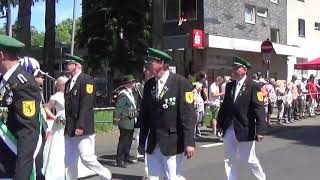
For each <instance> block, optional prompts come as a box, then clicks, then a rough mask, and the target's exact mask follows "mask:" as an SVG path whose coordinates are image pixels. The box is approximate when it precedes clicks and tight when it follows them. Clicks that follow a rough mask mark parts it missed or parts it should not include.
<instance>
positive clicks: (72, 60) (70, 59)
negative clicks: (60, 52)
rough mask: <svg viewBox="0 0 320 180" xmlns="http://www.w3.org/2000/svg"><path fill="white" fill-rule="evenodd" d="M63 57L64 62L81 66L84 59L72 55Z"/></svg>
mask: <svg viewBox="0 0 320 180" xmlns="http://www.w3.org/2000/svg"><path fill="white" fill-rule="evenodd" d="M64 57H65V59H66V60H65V62H67V63H79V64H83V63H84V59H82V58H81V57H79V56H76V55H72V54H64Z"/></svg>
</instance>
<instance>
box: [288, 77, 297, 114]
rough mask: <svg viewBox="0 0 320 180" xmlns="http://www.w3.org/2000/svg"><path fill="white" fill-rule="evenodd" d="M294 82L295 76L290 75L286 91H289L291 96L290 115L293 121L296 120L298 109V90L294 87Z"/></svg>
mask: <svg viewBox="0 0 320 180" xmlns="http://www.w3.org/2000/svg"><path fill="white" fill-rule="evenodd" d="M296 80H297V76H296V75H292V78H291V81H290V82H289V84H288V89H289V90H290V91H291V96H292V115H293V119H294V120H298V113H299V111H298V107H299V102H298V95H299V93H298V88H297V85H296Z"/></svg>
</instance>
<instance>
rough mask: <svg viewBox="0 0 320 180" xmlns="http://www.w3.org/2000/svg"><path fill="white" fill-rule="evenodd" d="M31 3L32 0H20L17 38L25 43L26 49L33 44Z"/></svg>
mask: <svg viewBox="0 0 320 180" xmlns="http://www.w3.org/2000/svg"><path fill="white" fill-rule="evenodd" d="M31 5H32V0H19V11H18V28H17V39H18V40H20V41H21V42H23V43H24V44H25V46H26V47H25V50H26V51H28V50H29V49H30V46H31V27H30V22H31Z"/></svg>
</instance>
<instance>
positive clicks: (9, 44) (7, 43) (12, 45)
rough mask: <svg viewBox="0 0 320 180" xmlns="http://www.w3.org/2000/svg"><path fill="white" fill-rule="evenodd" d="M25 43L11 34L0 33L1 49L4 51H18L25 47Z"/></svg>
mask: <svg viewBox="0 0 320 180" xmlns="http://www.w3.org/2000/svg"><path fill="white" fill-rule="evenodd" d="M24 46H25V45H24V44H23V43H22V42H20V41H18V40H16V39H14V38H12V37H10V36H6V35H1V34H0V49H1V50H4V51H11V52H18V51H20V50H22V49H23V48H24Z"/></svg>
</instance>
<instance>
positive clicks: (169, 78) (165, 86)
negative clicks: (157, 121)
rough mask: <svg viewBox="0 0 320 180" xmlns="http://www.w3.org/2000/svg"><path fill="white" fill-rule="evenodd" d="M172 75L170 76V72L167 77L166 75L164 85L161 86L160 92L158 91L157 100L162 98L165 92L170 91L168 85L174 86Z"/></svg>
mask: <svg viewBox="0 0 320 180" xmlns="http://www.w3.org/2000/svg"><path fill="white" fill-rule="evenodd" d="M172 77H173V76H172V74H171V72H170V74H169V77H168V79H167V81H166V83H165V84H164V86H163V88H162V90H161V93H160V96H159V100H161V99H163V98H164V96H165V95H166V94H167V92H168V91H170V90H169V87H174V86H172V82H173V80H172Z"/></svg>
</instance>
